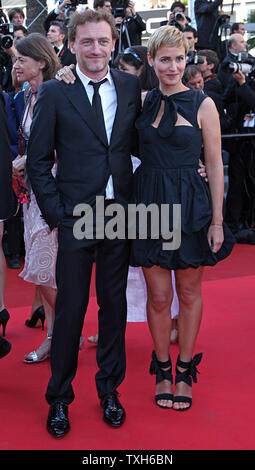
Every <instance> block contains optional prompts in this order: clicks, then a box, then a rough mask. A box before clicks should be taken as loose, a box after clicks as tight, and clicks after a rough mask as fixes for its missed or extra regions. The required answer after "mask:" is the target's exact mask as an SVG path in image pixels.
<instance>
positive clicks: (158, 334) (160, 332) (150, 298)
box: [143, 266, 173, 408]
mask: <svg viewBox="0 0 255 470" xmlns="http://www.w3.org/2000/svg"><path fill="white" fill-rule="evenodd" d="M143 273H144V277H145V281H146V285H147V318H148V325H149V328H150V332H151V335H152V339H153V343H154V349H155V352H156V356H157V359H158V360H159V361H161V362H166V361H167V360H168V358H169V347H170V332H171V321H172V320H171V313H170V312H171V303H172V298H173V291H172V279H171V271H169V270H167V269H163V268H160V267H159V266H153V267H152V268H143ZM160 393H172V385H171V383H170V382H169V381H168V380H163V381H162V382H159V383H158V384H157V385H156V394H160ZM158 404H159V405H161V406H164V407H167V408H171V407H172V405H173V402H172V400H159V401H158Z"/></svg>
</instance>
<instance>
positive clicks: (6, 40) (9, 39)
mask: <svg viewBox="0 0 255 470" xmlns="http://www.w3.org/2000/svg"><path fill="white" fill-rule="evenodd" d="M0 34H1V35H2V36H0V46H1V47H2V48H3V49H10V47H12V45H13V36H14V25H13V24H12V23H4V24H0Z"/></svg>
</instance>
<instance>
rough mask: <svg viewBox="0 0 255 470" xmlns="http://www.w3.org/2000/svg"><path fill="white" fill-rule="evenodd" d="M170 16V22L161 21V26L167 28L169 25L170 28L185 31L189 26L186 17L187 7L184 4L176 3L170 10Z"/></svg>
mask: <svg viewBox="0 0 255 470" xmlns="http://www.w3.org/2000/svg"><path fill="white" fill-rule="evenodd" d="M170 12H171V13H170V16H169V19H168V21H161V23H160V26H165V25H166V24H169V25H170V26H175V27H176V28H178V29H180V30H181V31H184V29H185V27H186V26H187V24H188V20H187V18H186V16H185V5H184V3H182V2H174V3H172V5H171V8H170Z"/></svg>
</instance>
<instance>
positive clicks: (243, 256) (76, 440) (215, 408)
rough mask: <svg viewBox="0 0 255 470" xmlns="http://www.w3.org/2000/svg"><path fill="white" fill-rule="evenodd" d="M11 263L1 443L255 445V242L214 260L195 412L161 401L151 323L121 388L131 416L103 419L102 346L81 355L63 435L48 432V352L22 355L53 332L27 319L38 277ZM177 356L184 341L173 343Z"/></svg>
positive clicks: (137, 332)
mask: <svg viewBox="0 0 255 470" xmlns="http://www.w3.org/2000/svg"><path fill="white" fill-rule="evenodd" d="M18 272H19V271H18V270H10V269H8V276H7V289H6V307H7V308H8V310H9V312H10V314H11V319H10V321H9V323H8V324H7V329H6V339H8V340H9V341H11V343H12V351H11V353H10V354H9V355H8V356H6V357H5V358H3V359H2V360H1V362H0V366H1V375H0V415H1V426H0V450H30V449H36V450H46V449H47V450H76V449H77V450H81V449H83V450H84V451H86V450H89V449H90V450H96V449H102V450H106V449H108V450H113V449H114V450H117V449H123V450H128V449H133V450H141V451H142V450H150V449H155V450H173V451H174V450H185V449H186V450H212V449H214V450H222V449H226V450H249V449H250V450H253V449H254V420H255V407H254V403H253V402H254V400H253V399H254V389H255V375H254V369H255V350H254V331H255V315H254V285H255V247H254V246H248V245H238V246H236V247H235V249H234V251H233V254H232V256H231V257H230V258H228V259H227V260H225V261H223V262H222V263H220V264H219V265H218V266H216V267H214V268H207V269H206V272H205V276H204V282H203V295H204V316H203V322H202V327H201V330H200V334H199V338H198V341H197V345H196V351H195V352H200V351H202V352H203V353H204V357H203V360H202V362H201V364H200V366H199V370H200V375H199V376H198V384H195V385H193V406H192V408H191V409H190V410H189V411H188V412H184V413H178V412H175V411H173V410H169V411H168V410H162V409H160V408H158V407H157V406H156V405H155V404H154V398H153V395H154V389H155V385H154V381H155V377H154V376H150V375H149V373H148V369H149V364H150V357H151V350H152V342H151V338H150V334H149V332H148V327H147V324H143V323H142V324H138V323H135V324H130V323H129V324H128V325H127V375H126V379H125V381H124V383H123V384H122V386H121V388H120V390H119V391H120V393H121V402H122V403H123V405H124V406H125V409H126V411H127V419H126V423H125V424H124V425H123V427H122V428H120V429H111V428H109V427H108V426H107V425H106V424H105V423H104V422H103V421H102V411H101V409H100V407H99V402H98V399H97V396H96V388H95V383H94V375H95V372H96V369H97V366H96V349H95V347H93V346H91V345H88V344H86V347H85V349H84V350H83V351H81V352H80V355H79V368H78V372H77V376H76V378H75V381H74V390H75V394H76V399H75V401H74V402H73V404H72V405H71V406H70V421H71V427H72V429H71V432H70V433H69V434H68V435H67V436H66V437H65V438H64V439H63V440H60V441H58V440H55V439H54V438H52V437H51V436H50V435H48V433H47V431H46V428H45V422H46V418H47V414H48V405H47V403H46V401H45V399H44V393H45V389H46V386H47V383H48V379H49V375H50V364H49V361H48V360H47V361H45V362H43V363H39V364H33V365H27V364H24V363H23V356H24V354H25V353H28V352H30V351H31V350H33V349H34V348H35V347H37V346H38V345H39V344H40V342H41V341H42V340H43V339H44V336H45V333H44V332H43V331H42V330H41V329H38V328H36V329H29V328H27V327H25V326H24V322H25V319H26V318H28V317H29V315H30V309H31V302H32V299H33V295H34V288H33V286H32V285H30V284H28V283H26V282H24V281H23V280H22V279H20V278H18ZM96 311H97V305H96V299H95V297H94V290H93V289H92V296H91V300H90V304H89V309H88V312H87V316H86V319H85V325H84V336H85V340H86V338H87V337H88V336H89V335H91V334H94V333H95V332H96V330H97V321H96ZM171 354H172V359H173V362H174V364H175V359H176V356H177V354H178V347H177V346H176V345H174V346H173V347H172V353H171Z"/></svg>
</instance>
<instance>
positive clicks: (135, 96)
mask: <svg viewBox="0 0 255 470" xmlns="http://www.w3.org/2000/svg"><path fill="white" fill-rule="evenodd" d="M111 74H112V77H113V80H114V84H115V88H116V93H117V110H116V115H115V120H114V124H113V129H112V134H111V141H110V145H108V143H107V142H106V141H105V140H104V137H103V136H102V135H100V133H99V129H98V126H97V122H96V118H95V116H94V114H93V109H92V107H91V104H90V102H89V99H88V97H87V94H86V91H85V89H84V86H83V84H82V83H81V81H80V79H79V78H78V77H77V76H76V81H75V83H74V84H73V85H67V84H65V83H64V82H58V81H56V80H50V81H49V82H46V83H44V84H42V85H41V86H40V88H39V93H38V99H37V103H36V105H35V108H34V116H33V121H32V126H31V135H30V140H29V144H28V151H27V172H28V176H29V178H30V180H31V185H32V188H33V190H34V193H35V195H36V198H37V202H38V205H39V207H40V209H41V212H42V215H43V217H44V218H45V220H46V221H47V223H48V225H49V227H50V228H51V229H53V228H54V227H55V226H57V225H58V224H59V223H60V222H61V221H63V220H64V219H65V218H67V219H68V218H71V217H72V214H73V209H74V207H75V206H76V205H77V204H80V203H87V204H90V205H91V206H92V207H93V206H94V205H95V201H96V196H100V195H102V196H103V195H104V194H105V189H106V186H107V182H108V179H109V175H112V178H113V187H114V194H115V199H116V201H117V202H119V203H121V204H123V205H126V204H127V202H128V201H129V199H130V196H131V194H132V183H133V175H132V165H131V159H130V155H131V153H132V152H133V149H132V145H133V144H134V143H135V141H136V133H135V128H134V121H135V119H136V117H137V116H138V114H139V113H140V108H141V94H140V93H141V92H140V85H139V80H138V79H137V77H135V76H132V75H130V74H127V73H125V72H120V71H118V70H112V71H111ZM54 150H56V158H57V175H56V179H54V178H53V176H52V174H51V168H52V165H53V163H54Z"/></svg>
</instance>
